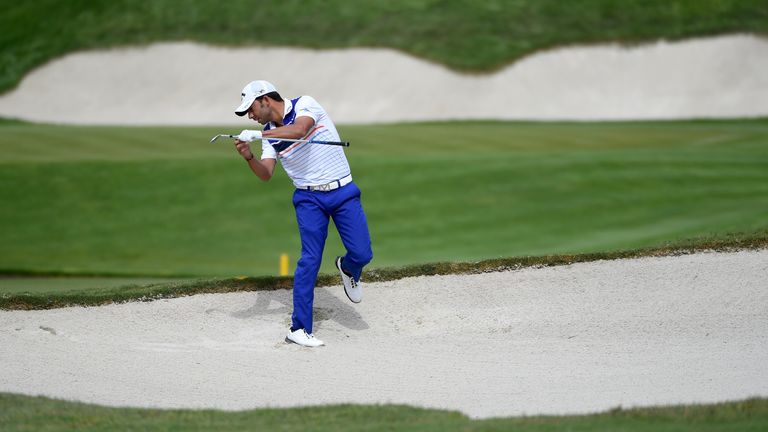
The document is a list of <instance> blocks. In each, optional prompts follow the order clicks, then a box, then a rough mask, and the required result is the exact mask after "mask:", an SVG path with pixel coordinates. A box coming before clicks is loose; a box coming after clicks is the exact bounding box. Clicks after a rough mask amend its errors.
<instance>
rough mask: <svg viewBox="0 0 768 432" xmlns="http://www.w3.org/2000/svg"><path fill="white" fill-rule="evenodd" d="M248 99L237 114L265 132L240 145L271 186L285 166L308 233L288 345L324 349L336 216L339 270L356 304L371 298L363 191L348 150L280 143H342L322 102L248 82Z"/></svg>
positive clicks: (243, 138)
mask: <svg viewBox="0 0 768 432" xmlns="http://www.w3.org/2000/svg"><path fill="white" fill-rule="evenodd" d="M241 96H242V100H241V103H240V106H238V107H237V109H236V110H235V114H237V115H238V116H244V115H245V114H248V118H249V119H251V120H255V121H257V122H259V123H261V124H263V125H264V128H263V130H261V131H257V130H248V129H246V130H244V131H242V132H241V133H240V135H239V137H238V139H237V140H236V141H235V146H236V147H237V151H238V152H239V153H240V155H241V156H242V157H243V158H245V160H246V161H247V162H248V166H250V167H251V171H253V173H254V174H256V176H257V177H259V178H260V179H261V180H263V181H268V180H269V179H270V178H272V173H273V172H274V170H275V164H276V163H277V161H278V160H279V161H280V163H281V164H282V165H283V169H285V172H286V173H287V174H288V176H289V177H290V178H291V180H293V184H294V186H296V190H295V191H294V193H293V206H294V208H295V209H296V220H297V221H298V224H299V234H300V235H301V258H300V259H299V262H298V265H297V266H296V273H295V274H294V277H293V314H292V316H291V329H290V331H289V332H288V336H286V338H285V340H286V342H293V343H297V344H299V345H302V346H306V347H317V346H320V345H324V344H323V342H322V341H321V340H319V339H317V338H316V337H315V336H314V335H313V333H312V304H313V302H314V298H315V282H316V281H317V273H318V271H319V270H320V263H321V261H322V258H323V249H324V247H325V239H326V237H327V236H328V221H329V218H333V222H334V224H335V225H336V229H337V230H338V231H339V234H340V236H341V241H342V242H343V243H344V247H345V248H346V250H347V253H346V255H344V256H343V257H337V258H336V268H337V269H338V270H339V274H340V275H341V280H342V283H343V285H344V292H345V293H346V294H347V297H348V298H349V299H350V300H351V301H352V302H353V303H359V302H360V301H361V300H362V299H363V291H362V287H361V284H360V275H361V274H362V271H363V267H364V266H365V265H366V264H368V263H369V262H370V261H371V259H372V258H373V252H372V251H371V238H370V234H369V233H368V222H367V221H366V218H365V213H364V212H363V207H362V205H361V203H360V189H358V188H357V185H355V183H353V182H352V173H351V171H350V168H349V163H348V162H347V158H346V156H345V155H344V149H343V147H340V146H330V145H320V144H312V143H306V142H302V143H293V142H284V141H280V138H286V139H307V140H318V141H340V138H339V133H338V132H337V131H336V126H334V124H333V121H331V118H330V117H329V116H328V113H326V112H325V110H324V109H323V107H321V106H320V104H318V103H317V101H316V100H315V99H313V98H312V97H311V96H300V97H297V98H295V99H283V98H282V97H281V96H280V94H279V93H278V92H277V89H276V88H275V86H274V85H272V84H271V83H269V82H267V81H261V80H258V81H252V82H250V83H248V85H246V86H245V88H244V89H243V92H242V94H241ZM256 140H261V158H260V159H259V158H256V157H255V155H254V154H253V151H252V150H251V146H250V143H251V142H253V141H256Z"/></svg>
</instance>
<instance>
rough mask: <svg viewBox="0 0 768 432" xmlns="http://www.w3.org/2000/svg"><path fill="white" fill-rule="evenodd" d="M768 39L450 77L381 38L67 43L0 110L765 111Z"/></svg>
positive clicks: (98, 113) (147, 113) (47, 115)
mask: <svg viewBox="0 0 768 432" xmlns="http://www.w3.org/2000/svg"><path fill="white" fill-rule="evenodd" d="M766 71H768V39H766V38H760V37H757V36H752V35H730V36H723V37H712V38H702V39H692V40H686V41H682V42H674V43H668V42H664V41H660V42H656V43H651V44H645V45H639V46H635V47H622V46H619V45H615V44H606V45H595V46H577V47H567V48H559V49H553V50H549V51H544V52H540V53H537V54H533V55H530V56H528V57H526V58H523V59H522V60H520V61H518V62H516V63H513V64H511V65H510V66H508V67H506V68H504V69H502V70H500V71H498V72H495V73H490V74H460V73H457V72H454V71H451V70H449V69H447V68H445V67H443V66H440V65H437V64H433V63H429V62H426V61H423V60H420V59H417V58H414V57H411V56H408V55H405V54H402V53H400V52H397V51H394V50H389V49H344V50H310V49H291V48H268V47H248V48H221V47H212V46H205V45H200V44H194V43H187V42H177V43H161V44H155V45H150V46H147V47H133V48H124V49H115V50H107V51H92V52H80V53H74V54H70V55H67V56H64V57H62V58H59V59H56V60H53V61H51V62H50V63H48V64H46V65H44V66H42V67H40V68H38V69H36V70H34V71H33V72H31V73H30V74H28V75H27V76H26V77H25V78H24V80H23V82H22V83H21V84H20V85H19V87H18V88H17V89H16V90H14V91H11V92H9V93H6V94H4V95H2V96H0V116H3V117H12V118H21V119H25V120H30V121H38V122H52V123H67V124H99V125H103V124H114V125H233V129H232V131H235V132H239V129H238V130H236V129H235V128H234V126H243V127H245V126H247V125H248V124H249V123H248V122H247V121H245V120H243V119H241V118H239V117H236V116H235V115H234V114H233V111H234V109H235V107H236V106H237V105H238V104H239V98H240V91H241V89H242V88H243V86H244V85H245V84H246V83H247V82H249V81H251V80H254V79H267V80H270V81H272V82H273V83H274V84H275V85H276V86H277V88H278V89H279V90H280V91H281V92H282V93H283V95H284V96H288V97H295V96H299V95H303V94H309V95H312V96H314V97H315V98H316V99H317V100H318V101H320V103H321V104H322V105H323V106H324V107H325V108H326V110H327V111H328V112H329V113H330V114H331V117H332V118H333V119H334V121H335V122H336V123H339V124H354V123H382V122H400V121H422V120H450V119H461V120H466V119H501V120H629V119H683V118H711V117H716V118H733V117H754V116H766V115H768V73H766Z"/></svg>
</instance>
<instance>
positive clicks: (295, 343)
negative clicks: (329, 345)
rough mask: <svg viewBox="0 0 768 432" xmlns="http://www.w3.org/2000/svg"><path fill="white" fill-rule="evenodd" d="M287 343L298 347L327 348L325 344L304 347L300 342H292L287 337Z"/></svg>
mask: <svg viewBox="0 0 768 432" xmlns="http://www.w3.org/2000/svg"><path fill="white" fill-rule="evenodd" d="M285 341H286V342H288V343H289V344H294V345H298V346H300V347H304V348H317V347H321V346H325V344H321V345H302V344H300V343H298V342H294V341H292V340H290V339H289V338H288V336H286V337H285Z"/></svg>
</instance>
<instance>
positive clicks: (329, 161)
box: [261, 96, 351, 187]
mask: <svg viewBox="0 0 768 432" xmlns="http://www.w3.org/2000/svg"><path fill="white" fill-rule="evenodd" d="M304 116H306V117H311V118H312V119H313V120H314V121H315V125H314V126H313V127H312V129H311V130H310V132H309V133H308V134H307V135H306V136H304V137H303V138H302V139H316V140H320V141H341V138H339V133H338V132H337V131H336V126H335V125H334V124H333V121H331V118H330V117H329V116H328V113H326V112H325V110H324V109H323V107H322V106H320V104H319V103H317V101H316V100H315V99H314V98H313V97H312V96H301V97H298V98H295V99H291V100H289V99H285V113H284V116H283V125H290V124H293V123H294V122H295V121H296V119H297V118H298V117H304ZM275 127H276V125H275V124H274V122H270V123H268V124H266V125H264V130H270V129H273V128H275ZM261 158H262V159H277V160H279V161H280V163H281V164H282V165H283V169H285V172H286V173H287V174H288V177H290V178H291V180H293V184H294V185H295V186H296V187H303V186H318V185H323V184H326V183H331V182H333V181H336V180H339V179H341V178H344V177H346V176H348V175H350V174H351V171H350V169H349V163H348V162H347V157H346V155H345V154H344V148H343V147H341V146H333V145H324V144H310V143H292V142H283V141H280V140H279V139H274V140H266V139H265V140H262V142H261Z"/></svg>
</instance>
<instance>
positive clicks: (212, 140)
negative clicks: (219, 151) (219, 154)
mask: <svg viewBox="0 0 768 432" xmlns="http://www.w3.org/2000/svg"><path fill="white" fill-rule="evenodd" d="M228 136H229V135H226V134H218V135H216V136H215V137H213V138H211V142H212V143H214V142H216V140H217V139H219V138H221V137H228Z"/></svg>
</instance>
